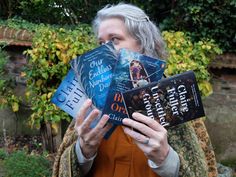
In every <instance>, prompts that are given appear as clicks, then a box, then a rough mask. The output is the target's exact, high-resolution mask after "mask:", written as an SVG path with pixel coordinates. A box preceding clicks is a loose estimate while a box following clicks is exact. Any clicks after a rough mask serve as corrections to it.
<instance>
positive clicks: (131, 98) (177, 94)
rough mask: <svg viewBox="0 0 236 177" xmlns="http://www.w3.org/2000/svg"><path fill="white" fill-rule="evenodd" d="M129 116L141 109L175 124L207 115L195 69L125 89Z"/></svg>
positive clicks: (166, 123)
mask: <svg viewBox="0 0 236 177" xmlns="http://www.w3.org/2000/svg"><path fill="white" fill-rule="evenodd" d="M122 97H123V99H124V105H125V108H126V110H127V112H128V116H129V118H132V114H133V112H140V113H142V114H144V115H147V116H148V117H150V118H152V119H155V120H157V121H158V122H159V123H160V124H161V125H163V126H164V127H166V128H168V127H172V126H175V125H178V124H181V123H184V122H187V121H190V120H193V119H196V118H200V117H203V116H205V113H204V109H203V105H202V101H201V96H200V92H199V89H198V85H197V81H196V78H195V75H194V72H193V71H187V72H184V73H181V74H178V75H175V76H172V77H169V78H166V79H162V80H160V81H158V82H153V83H150V84H148V85H146V86H143V87H140V88H137V89H133V90H130V91H126V92H124V93H122Z"/></svg>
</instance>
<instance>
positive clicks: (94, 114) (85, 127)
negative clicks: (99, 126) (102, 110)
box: [80, 109, 99, 135]
mask: <svg viewBox="0 0 236 177" xmlns="http://www.w3.org/2000/svg"><path fill="white" fill-rule="evenodd" d="M98 115H99V110H98V109H94V110H93V111H92V112H91V113H90V114H89V115H88V117H87V118H86V119H85V120H84V121H83V123H82V124H81V128H80V135H81V134H84V133H86V132H88V131H89V130H91V123H92V122H93V121H94V120H95V119H96V118H97V117H98Z"/></svg>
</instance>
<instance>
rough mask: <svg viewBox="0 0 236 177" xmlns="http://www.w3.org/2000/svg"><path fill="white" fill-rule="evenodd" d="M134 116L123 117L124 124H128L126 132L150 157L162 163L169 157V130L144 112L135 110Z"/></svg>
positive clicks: (157, 162)
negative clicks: (130, 117)
mask: <svg viewBox="0 0 236 177" xmlns="http://www.w3.org/2000/svg"><path fill="white" fill-rule="evenodd" d="M132 116H133V118H134V120H133V119H128V118H125V119H123V124H124V125H126V126H127V127H124V132H125V133H126V134H128V135H129V136H131V137H132V138H133V139H134V141H135V143H136V144H137V146H138V147H139V148H140V149H141V150H142V151H143V152H144V154H145V155H146V156H147V158H148V159H150V160H152V161H153V162H155V163H156V164H157V165H160V164H161V163H162V162H163V161H164V160H165V158H166V157H167V155H168V152H169V148H170V147H169V144H168V141H167V130H166V129H165V128H164V127H163V126H162V125H160V124H159V123H158V122H157V121H155V120H154V119H151V118H149V117H147V116H145V115H143V114H140V113H137V112H135V113H133V115H132ZM135 130H137V131H135ZM139 132H140V133H139Z"/></svg>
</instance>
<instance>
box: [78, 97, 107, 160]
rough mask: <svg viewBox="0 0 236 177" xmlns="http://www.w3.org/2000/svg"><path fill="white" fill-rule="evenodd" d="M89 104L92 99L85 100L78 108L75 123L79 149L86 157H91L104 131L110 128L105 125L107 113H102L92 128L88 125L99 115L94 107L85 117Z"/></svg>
mask: <svg viewBox="0 0 236 177" xmlns="http://www.w3.org/2000/svg"><path fill="white" fill-rule="evenodd" d="M91 105H92V101H91V100H90V99H88V100H86V102H85V103H84V105H83V106H82V107H81V109H80V112H79V114H78V116H77V118H76V123H75V129H76V131H77V132H78V135H79V141H80V146H81V150H82V153H83V155H84V156H85V157H86V158H91V157H93V156H94V155H95V154H96V152H97V149H98V147H99V145H100V143H101V141H102V139H103V137H104V135H105V133H106V132H107V131H108V130H109V128H111V126H109V125H106V124H107V121H108V119H109V116H108V115H103V116H102V118H101V119H100V120H99V122H98V123H97V125H96V126H95V127H94V128H91V127H90V124H91V123H92V122H93V120H95V119H96V118H97V117H98V116H99V110H98V109H94V110H93V111H92V112H91V113H90V114H89V115H88V116H87V117H85V116H86V113H87V111H88V109H89V107H90V106H91Z"/></svg>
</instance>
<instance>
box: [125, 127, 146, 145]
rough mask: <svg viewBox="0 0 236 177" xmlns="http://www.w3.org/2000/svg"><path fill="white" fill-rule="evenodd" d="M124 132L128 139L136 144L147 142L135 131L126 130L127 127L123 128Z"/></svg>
mask: <svg viewBox="0 0 236 177" xmlns="http://www.w3.org/2000/svg"><path fill="white" fill-rule="evenodd" d="M123 129H124V132H125V133H126V134H128V135H129V136H130V137H132V138H133V139H134V140H135V141H137V143H143V142H145V141H146V140H147V137H146V136H144V135H143V134H141V133H139V132H136V131H135V130H133V129H131V128H128V127H123Z"/></svg>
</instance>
